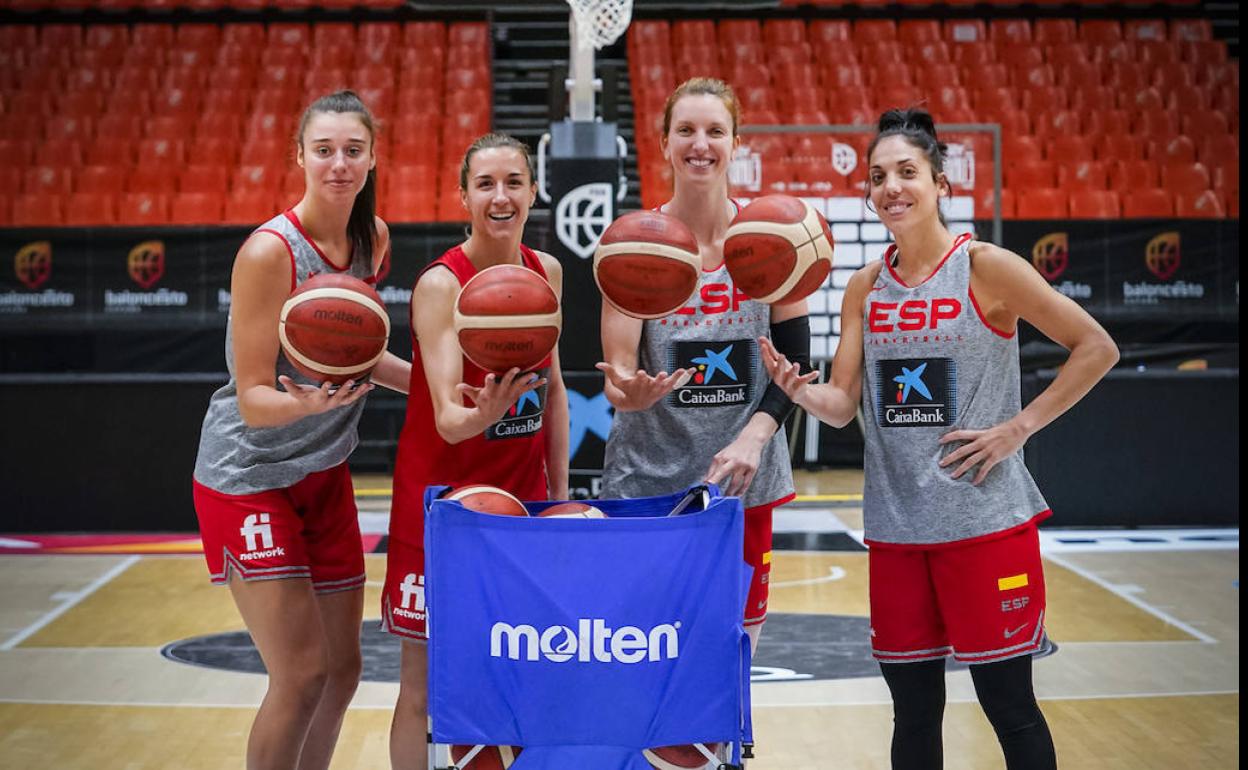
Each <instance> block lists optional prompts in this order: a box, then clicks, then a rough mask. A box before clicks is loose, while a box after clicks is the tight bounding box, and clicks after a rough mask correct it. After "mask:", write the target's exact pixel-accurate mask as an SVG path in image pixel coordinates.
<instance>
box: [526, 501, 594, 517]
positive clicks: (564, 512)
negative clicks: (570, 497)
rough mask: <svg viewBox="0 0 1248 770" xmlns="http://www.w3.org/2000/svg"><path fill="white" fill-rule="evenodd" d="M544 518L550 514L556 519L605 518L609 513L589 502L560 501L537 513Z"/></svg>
mask: <svg viewBox="0 0 1248 770" xmlns="http://www.w3.org/2000/svg"><path fill="white" fill-rule="evenodd" d="M537 515H538V516H541V517H543V518H545V517H547V516H549V517H552V518H556V519H605V518H607V514H605V513H603V512H602V511H600V510H598V509H597V508H595V507H594V506H592V505H590V504H589V503H559V504H558V505H552V506H550V507H549V508H547V509H545V510H543V511H542V512H541V513H539V514H537Z"/></svg>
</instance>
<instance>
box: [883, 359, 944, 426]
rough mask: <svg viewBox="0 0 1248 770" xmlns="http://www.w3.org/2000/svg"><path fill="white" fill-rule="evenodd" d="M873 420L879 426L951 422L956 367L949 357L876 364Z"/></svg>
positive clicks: (897, 360)
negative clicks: (874, 414)
mask: <svg viewBox="0 0 1248 770" xmlns="http://www.w3.org/2000/svg"><path fill="white" fill-rule="evenodd" d="M875 376H876V394H875V411H876V419H877V421H878V422H879V425H880V427H881V428H925V427H931V426H938V425H952V424H953V422H954V419H955V418H956V416H957V393H958V388H957V366H956V364H955V363H954V361H953V359H951V358H890V359H884V360H881V361H877V362H876V364H875Z"/></svg>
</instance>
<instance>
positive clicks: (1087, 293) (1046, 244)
mask: <svg viewBox="0 0 1248 770" xmlns="http://www.w3.org/2000/svg"><path fill="white" fill-rule="evenodd" d="M1031 264H1032V266H1033V267H1035V268H1036V272H1038V273H1040V275H1042V276H1044V279H1045V280H1046V281H1048V282H1049V283H1050V284H1052V285H1053V288H1054V289H1056V290H1057V291H1058V292H1059V293H1061V294H1064V295H1066V296H1067V297H1070V298H1071V299H1091V298H1092V287H1091V286H1089V285H1088V284H1086V283H1079V282H1077V281H1069V280H1066V281H1062V282H1061V283H1058V279H1059V278H1061V277H1062V275H1063V274H1064V273H1065V272H1066V268H1068V267H1070V236H1069V235H1068V234H1066V233H1049V234H1048V235H1046V236H1044V237H1043V238H1040V239H1039V240H1038V241H1036V243H1035V245H1033V246H1032V247H1031Z"/></svg>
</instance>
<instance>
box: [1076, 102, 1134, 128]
mask: <svg viewBox="0 0 1248 770" xmlns="http://www.w3.org/2000/svg"><path fill="white" fill-rule="evenodd" d="M1089 98H1091V97H1089ZM1099 103H1100V104H1112V103H1113V99H1112V98H1111V99H1109V100H1108V101H1102V102H1099ZM1071 108H1072V109H1076V110H1081V111H1082V114H1083V131H1084V133H1085V134H1087V135H1088V136H1089V137H1099V136H1100V135H1101V134H1129V133H1131V114H1130V113H1129V112H1127V111H1126V110H1102V109H1097V108H1095V107H1093V106H1092V103H1089V104H1081V103H1079V102H1078V100H1075V102H1074V103H1072V104H1071Z"/></svg>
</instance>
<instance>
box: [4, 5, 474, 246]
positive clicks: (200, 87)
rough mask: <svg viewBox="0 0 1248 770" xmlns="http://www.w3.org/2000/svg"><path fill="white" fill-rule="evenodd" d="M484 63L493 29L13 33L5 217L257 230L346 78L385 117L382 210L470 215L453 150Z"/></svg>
mask: <svg viewBox="0 0 1248 770" xmlns="http://www.w3.org/2000/svg"><path fill="white" fill-rule="evenodd" d="M66 4H67V3H64V2H63V0H58V5H60V6H63V5H66ZM103 4H104V3H100V2H93V3H90V4H89V5H93V6H96V7H98V6H99V5H103ZM229 4H230V5H232V6H240V5H248V4H247V3H240V2H237V0H233V1H232V2H231V3H229ZM276 4H277V5H285V6H294V5H297V4H296V3H294V2H289V0H286V1H285V2H277V3H276ZM360 4H361V3H359V2H351V3H346V4H345V5H360ZM14 5H17V6H23V5H38V3H23V2H21V0H18V2H10V7H12V6H14ZM116 5H117V6H118V7H122V6H124V7H131V6H144V7H153V6H156V5H161V4H159V3H156V2H152V0H147V1H146V2H140V0H134V2H130V3H121V2H119V3H116ZM163 5H164V6H174V5H185V6H193V7H201V6H208V5H212V6H213V7H216V6H219V5H223V3H220V2H218V3H215V4H214V3H205V2H197V1H196V0H186V2H182V3H172V2H169V3H164V4H163ZM252 5H257V6H259V5H269V3H254V4H252ZM298 5H302V6H307V5H308V3H302V4H298ZM318 5H323V6H330V5H333V4H332V3H326V2H321V3H318ZM390 5H393V3H390ZM489 66H490V53H489V33H488V29H487V27H486V25H485V24H484V23H449V24H443V23H441V22H425V21H422V22H406V23H400V22H364V23H360V24H353V23H346V22H341V23H340V22H323V23H316V24H307V23H302V22H274V23H270V24H267V25H266V24H261V23H249V22H240V23H227V24H221V25H218V24H207V23H186V24H166V23H140V24H134V25H125V24H89V25H79V24H44V25H38V26H36V25H33V24H16V25H7V26H3V27H0V151H2V152H3V157H5V158H7V159H9V163H8V164H6V168H5V169H4V170H3V171H2V172H0V181H3V182H4V183H5V187H6V189H7V190H10V191H13V192H12V194H10V195H6V196H5V199H4V201H3V202H2V204H0V225H13V226H24V225H58V224H63V225H109V224H123V225H140V224H187V225H191V224H217V223H222V222H225V223H239V224H255V223H258V222H260V221H263V220H264V219H267V218H268V217H270V216H272V215H273V214H274V213H275V212H277V211H279V210H281V209H282V208H285V207H286V206H289V205H291V204H293V203H295V202H296V201H298V200H299V197H300V196H301V195H302V193H303V187H304V181H303V173H302V169H300V168H299V167H298V166H297V165H296V164H295V162H294V142H293V136H294V133H295V130H296V128H297V123H298V120H299V116H300V114H301V111H302V109H303V108H304V106H306V105H307V104H308V103H310V102H311V101H312V100H313V99H314V98H316V97H318V96H321V95H323V94H325V93H328V92H331V91H334V90H337V89H340V88H348V87H349V88H353V89H355V90H356V91H357V92H358V93H359V94H360V96H361V97H362V98H363V100H364V102H365V103H366V104H367V105H369V107H370V109H371V110H372V111H373V113H374V117H375V118H376V120H377V124H378V127H379V132H378V135H377V137H376V139H377V154H378V156H379V158H381V159H382V161H381V163H380V164H379V173H378V211H379V213H381V214H382V216H384V217H386V218H387V219H389V220H391V221H395V222H415V221H434V220H460V219H463V210H462V206H461V204H460V200H459V195H458V191H457V188H458V177H459V165H458V164H459V160H460V158H461V157H462V155H463V152H464V150H465V149H466V142H467V141H469V140H470V139H471V138H472V137H474V136H477V135H479V134H482V133H485V132H486V131H488V130H489V128H490V123H491V103H492V88H491V75H490V69H489Z"/></svg>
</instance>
